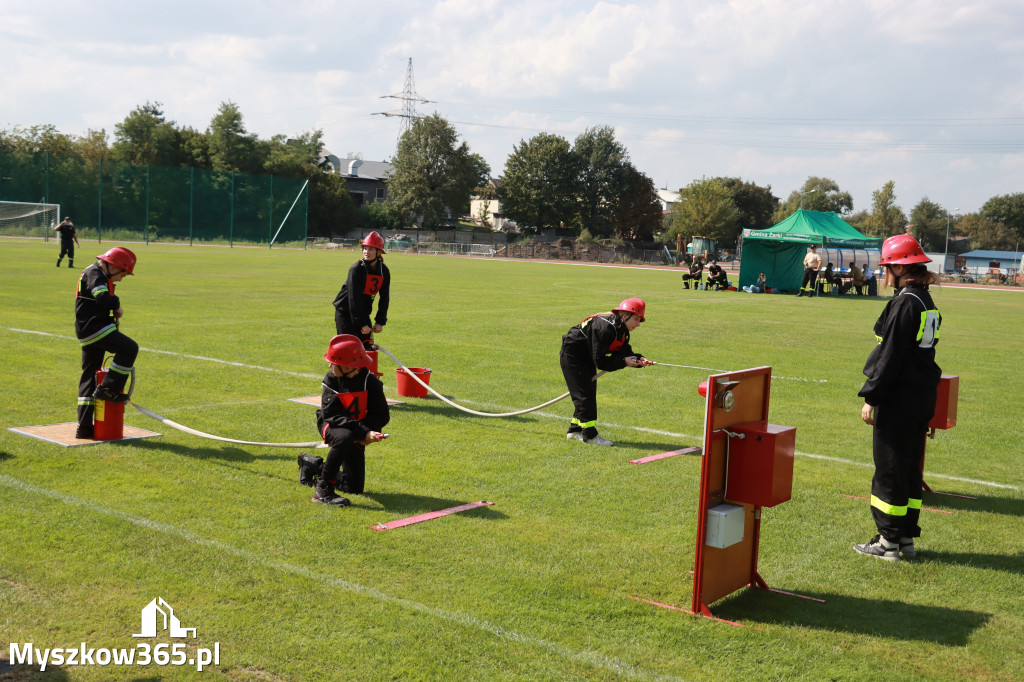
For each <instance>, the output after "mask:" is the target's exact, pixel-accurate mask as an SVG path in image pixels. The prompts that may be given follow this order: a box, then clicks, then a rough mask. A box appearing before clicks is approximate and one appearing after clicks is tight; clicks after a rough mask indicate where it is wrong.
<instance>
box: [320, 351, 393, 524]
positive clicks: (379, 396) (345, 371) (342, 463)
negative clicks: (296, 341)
mask: <svg viewBox="0 0 1024 682" xmlns="http://www.w3.org/2000/svg"><path fill="white" fill-rule="evenodd" d="M324 359H325V360H327V362H329V363H330V364H331V369H330V371H329V372H327V375H326V376H325V377H324V381H323V388H324V390H323V394H322V396H321V398H320V409H319V410H317V411H316V426H317V430H319V431H320V435H321V436H322V437H323V439H324V442H325V443H327V444H328V445H330V446H331V450H330V452H329V453H328V455H327V460H326V461H325V462H324V464H323V469H322V470H321V471H320V475H319V477H318V479H317V482H316V492H314V493H313V501H314V502H320V503H321V504H328V505H331V506H333V507H347V506H348V504H349V501H348V498H345V497H342V496H341V495H339V494H338V493H337V492H336V490H335V488H336V487H337V488H339V489H340V490H341V491H342V492H345V493H353V494H356V495H361V494H362V493H363V484H364V481H365V478H366V446H367V445H369V444H370V443H379V442H380V441H382V440H384V439H385V438H387V434H386V433H381V430H382V429H383V428H384V426H385V425H386V424H387V423H388V421H389V420H390V418H391V417H390V414H389V413H388V401H387V400H386V399H385V398H384V386H383V384H381V383H380V379H378V378H377V377H375V376H374V375H373V373H372V372H370V371H369V370H368V369H367V367H368V366H369V365H370V356H368V355H367V354H366V350H365V349H364V348H363V344H362V342H361V341H360V340H359V339H358V338H356V337H355V336H352V335H351V334H339V335H338V336H335V337H334V338H333V339H331V342H330V345H329V346H328V348H327V353H326V354H325V355H324ZM339 470H340V471H341V479H340V481H339V479H338V472H339Z"/></svg>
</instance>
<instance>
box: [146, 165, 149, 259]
mask: <svg viewBox="0 0 1024 682" xmlns="http://www.w3.org/2000/svg"><path fill="white" fill-rule="evenodd" d="M146 243H147V244H148V243H149V164H148V163H147V164H146Z"/></svg>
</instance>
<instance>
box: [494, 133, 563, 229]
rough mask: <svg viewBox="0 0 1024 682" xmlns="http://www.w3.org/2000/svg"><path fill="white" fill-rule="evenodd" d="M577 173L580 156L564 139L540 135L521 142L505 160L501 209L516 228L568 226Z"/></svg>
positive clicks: (545, 134)
mask: <svg viewBox="0 0 1024 682" xmlns="http://www.w3.org/2000/svg"><path fill="white" fill-rule="evenodd" d="M579 173H580V162H579V157H577V156H576V154H575V153H574V152H573V151H572V149H571V148H570V146H569V142H568V140H566V139H565V138H563V137H560V136H558V135H550V134H548V133H540V134H539V135H535V136H533V137H532V138H530V139H529V140H527V141H520V142H519V144H518V145H516V146H515V147H513V149H512V153H511V154H509V157H508V159H506V161H505V173H504V175H503V176H502V178H501V187H500V189H499V190H498V196H499V198H500V199H501V210H502V212H503V213H504V214H505V216H507V217H508V218H509V219H511V220H514V221H515V222H516V223H518V224H519V225H521V226H526V227H533V228H537V229H540V230H543V229H545V228H548V227H556V226H558V225H562V224H565V225H568V224H571V223H573V222H574V219H575V216H576V192H577V188H578V183H579ZM577 229H578V226H577Z"/></svg>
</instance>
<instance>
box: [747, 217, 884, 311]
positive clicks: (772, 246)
mask: <svg viewBox="0 0 1024 682" xmlns="http://www.w3.org/2000/svg"><path fill="white" fill-rule="evenodd" d="M810 244H817V245H818V246H826V247H835V248H843V249H879V248H881V246H882V240H881V239H873V238H871V237H866V236H864V235H863V234H861V233H860V232H858V231H857V230H856V229H855V228H854V227H853V226H851V225H850V224H849V223H847V222H845V221H844V220H843V219H842V218H840V217H839V216H837V215H836V214H835V213H833V212H831V211H830V212H828V213H823V212H821V211H805V210H803V209H799V210H797V211H796V212H795V213H794V214H793V215H791V216H789V217H788V218H786V219H785V220H783V221H782V222H781V223H778V224H776V225H773V226H772V227H770V228H768V229H767V230H749V229H748V230H743V253H742V256H741V259H740V286H741V287H743V286H747V285H748V284H753V283H754V282H756V281H757V275H758V274H759V273H761V272H763V273H764V274H765V277H766V278H767V280H768V286H769V287H773V288H774V289H775V290H776V291H796V290H797V289H799V288H800V280H801V278H802V277H803V272H804V265H803V261H804V255H805V254H806V253H807V247H808V246H809V245H810ZM840 267H841V266H840Z"/></svg>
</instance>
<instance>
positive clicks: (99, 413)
mask: <svg viewBox="0 0 1024 682" xmlns="http://www.w3.org/2000/svg"><path fill="white" fill-rule="evenodd" d="M108 371H110V370H108V369H107V368H106V367H101V368H99V369H98V370H96V385H97V386H99V385H101V384H102V383H103V377H105V376H107V372H108ZM122 392H123V391H122ZM93 419H94V426H93V438H94V439H95V440H121V439H122V438H124V403H112V402H110V401H107V400H97V401H96V409H95V413H94V417H93Z"/></svg>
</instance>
